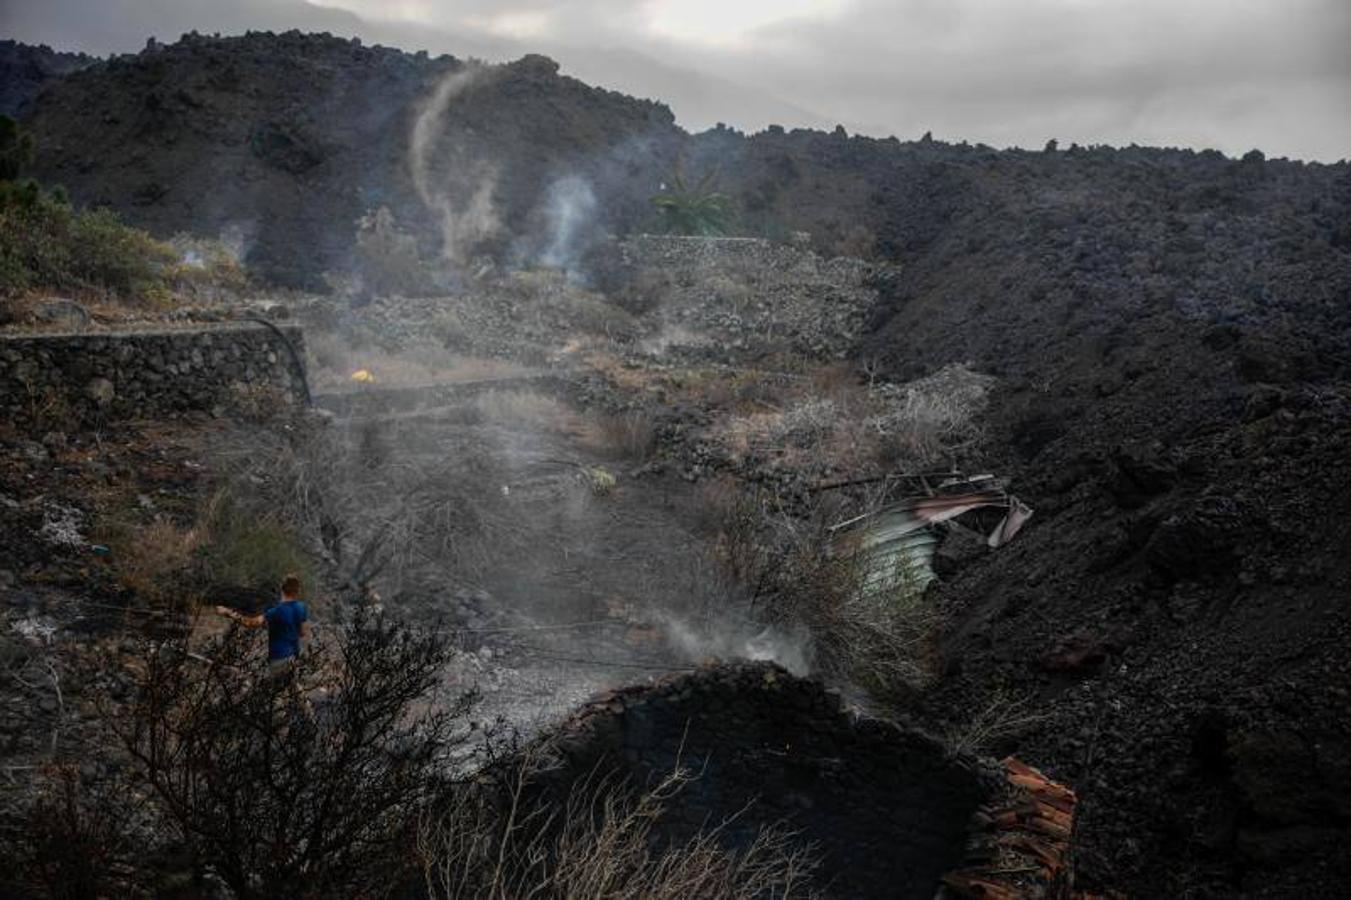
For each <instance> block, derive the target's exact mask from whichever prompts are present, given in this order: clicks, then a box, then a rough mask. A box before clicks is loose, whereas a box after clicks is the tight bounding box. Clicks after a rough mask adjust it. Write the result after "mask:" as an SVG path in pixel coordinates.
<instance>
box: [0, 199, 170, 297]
mask: <svg viewBox="0 0 1351 900" xmlns="http://www.w3.org/2000/svg"><path fill="white" fill-rule="evenodd" d="M175 262H177V254H175V253H174V251H173V249H172V248H171V247H169V245H167V244H165V243H162V242H161V241H157V240H155V239H154V238H152V237H151V236H150V235H149V234H147V233H146V232H144V231H141V230H140V229H137V228H130V227H128V226H126V225H124V224H122V222H121V220H120V219H118V217H117V215H116V214H115V213H113V212H111V211H109V210H92V211H83V210H76V209H75V208H74V207H72V206H71V205H70V203H69V202H68V201H67V200H66V199H65V196H64V194H63V192H60V191H43V190H42V189H41V188H40V187H39V186H38V185H37V184H36V183H35V182H32V181H18V182H14V181H10V182H3V183H0V292H3V293H6V294H17V293H21V292H23V291H27V290H33V289H39V288H46V289H52V290H81V289H83V290H101V291H105V292H108V293H112V294H116V295H118V296H119V297H122V298H128V299H130V298H142V299H144V298H150V299H157V298H158V297H159V296H162V295H163V294H165V293H166V292H167V285H166V282H165V272H166V269H167V268H168V267H169V266H170V265H172V264H174V263H175Z"/></svg>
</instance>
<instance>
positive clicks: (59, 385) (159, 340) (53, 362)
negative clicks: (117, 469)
mask: <svg viewBox="0 0 1351 900" xmlns="http://www.w3.org/2000/svg"><path fill="white" fill-rule="evenodd" d="M288 342H289V344H290V345H291V347H290V348H288V347H287V343H288ZM292 349H293V350H294V356H293V355H292ZM304 358H305V357H304V339H303V335H302V333H301V330H300V329H299V328H298V327H296V326H293V325H291V326H281V327H280V328H279V329H278V330H277V331H273V330H272V329H271V328H268V327H267V326H265V325H262V324H254V323H248V324H245V323H240V324H231V325H222V326H213V327H210V328H194V329H164V330H156V331H137V332H116V333H83V334H13V335H6V336H3V337H0V413H3V415H4V416H5V417H6V418H8V419H10V420H11V421H13V422H15V423H17V424H19V425H20V426H30V427H31V426H39V427H41V426H43V425H44V424H46V425H52V426H59V425H62V424H69V425H90V424H96V423H98V422H106V421H116V420H123V419H145V418H156V417H161V416H166V415H173V414H177V413H182V412H188V411H194V410H196V411H202V412H209V413H214V414H217V415H224V414H229V413H236V412H242V413H255V414H265V413H267V412H269V411H270V410H273V409H274V408H276V407H278V406H284V405H290V404H294V403H298V402H302V401H303V400H304V398H305V397H306V389H305V372H304Z"/></svg>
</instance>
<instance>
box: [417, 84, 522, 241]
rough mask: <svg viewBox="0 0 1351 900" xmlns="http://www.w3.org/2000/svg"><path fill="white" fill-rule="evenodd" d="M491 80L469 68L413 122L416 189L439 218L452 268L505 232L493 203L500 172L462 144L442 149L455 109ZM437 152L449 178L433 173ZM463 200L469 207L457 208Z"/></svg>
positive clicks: (445, 86)
mask: <svg viewBox="0 0 1351 900" xmlns="http://www.w3.org/2000/svg"><path fill="white" fill-rule="evenodd" d="M490 75H491V70H490V69H488V68H487V67H485V66H481V65H469V66H466V67H465V68H463V69H460V70H459V71H457V72H452V73H450V74H449V75H447V76H446V77H445V78H443V79H441V82H440V83H439V84H437V86H436V90H434V91H433V92H432V95H431V96H430V97H429V98H427V102H426V103H425V104H424V105H423V107H422V110H421V111H420V112H419V113H418V117H417V119H416V120H415V121H414V122H413V133H412V135H411V136H410V139H409V147H408V165H409V169H410V170H411V172H412V176H413V187H414V189H416V190H417V193H418V197H419V198H421V200H422V202H423V204H424V205H425V206H426V207H427V209H429V210H431V211H432V212H434V213H436V214H437V215H438V216H439V217H440V219H441V255H442V256H443V257H444V258H445V259H447V260H449V261H451V262H454V263H464V262H465V261H466V260H467V258H468V256H469V253H470V251H472V250H473V248H474V246H475V245H477V244H478V243H479V242H480V241H482V240H483V239H485V238H487V237H490V236H491V235H493V234H495V233H496V232H497V230H498V229H499V228H500V227H501V222H500V221H499V219H498V216H497V208H496V205H495V204H494V202H493V193H494V191H495V190H496V188H497V177H498V173H497V170H496V168H495V167H493V166H492V165H490V164H488V163H486V162H484V161H482V160H474V159H470V158H469V154H468V152H467V148H466V147H465V146H464V144H463V143H462V139H461V140H457V141H456V142H455V143H452V144H450V145H449V146H448V147H447V146H443V144H444V141H445V137H446V125H447V114H448V113H449V112H450V110H451V107H452V106H453V105H454V103H455V101H456V100H457V99H458V98H459V97H461V96H462V95H463V94H464V93H465V92H466V91H468V90H470V89H471V88H473V87H475V86H477V85H478V84H480V83H481V82H482V81H483V80H484V79H486V78H488V77H490ZM437 151H440V155H441V156H442V157H443V158H445V157H449V158H450V159H451V160H452V168H453V174H452V175H451V177H448V178H447V177H444V175H443V174H442V173H440V172H437V171H435V170H434V169H433V165H432V157H433V154H434V153H435V152H437ZM457 188H458V189H459V190H457ZM465 194H468V195H469V199H468V201H467V202H464V203H463V205H460V204H457V202H456V200H455V196H456V195H459V196H463V195H465Z"/></svg>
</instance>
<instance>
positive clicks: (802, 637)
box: [658, 612, 815, 677]
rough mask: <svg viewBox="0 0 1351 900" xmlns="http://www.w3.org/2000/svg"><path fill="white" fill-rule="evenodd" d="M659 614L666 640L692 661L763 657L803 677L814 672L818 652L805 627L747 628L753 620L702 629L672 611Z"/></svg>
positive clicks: (725, 623)
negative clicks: (814, 650)
mask: <svg viewBox="0 0 1351 900" xmlns="http://www.w3.org/2000/svg"><path fill="white" fill-rule="evenodd" d="M658 618H659V619H660V621H661V623H662V626H663V629H662V630H663V633H664V634H665V636H666V640H667V642H668V643H669V644H670V645H671V647H673V648H674V649H676V650H677V651H679V652H680V653H681V654H682V655H684V656H685V657H686V658H687V659H690V660H692V661H703V660H707V659H749V660H756V661H761V660H763V661H768V662H774V663H778V664H779V665H781V666H783V667H784V668H785V669H787V670H788V671H789V672H792V673H793V674H794V675H798V676H800V677H806V676H808V675H810V674H811V673H812V662H813V660H814V657H815V654H814V652H813V645H812V638H811V634H810V633H809V632H808V631H807V630H806V629H805V628H793V629H784V628H780V627H778V626H774V625H769V626H766V627H753V628H749V629H748V626H749V624H750V623H744V624H743V623H736V622H732V621H722V622H718V623H710V627H709V629H708V630H702V629H699V628H696V627H694V626H692V625H690V624H689V623H688V622H687V621H685V620H684V619H682V618H680V617H679V616H677V615H674V614H672V613H670V612H661V613H659V614H658Z"/></svg>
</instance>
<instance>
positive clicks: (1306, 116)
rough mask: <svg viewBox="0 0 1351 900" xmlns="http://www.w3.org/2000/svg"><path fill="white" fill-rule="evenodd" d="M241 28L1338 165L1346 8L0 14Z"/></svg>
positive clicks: (890, 116)
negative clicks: (536, 60)
mask: <svg viewBox="0 0 1351 900" xmlns="http://www.w3.org/2000/svg"><path fill="white" fill-rule="evenodd" d="M321 3H322V5H321ZM250 27H252V28H259V29H262V28H270V29H278V28H289V27H300V28H306V29H312V30H326V31H331V32H334V33H337V34H344V35H358V36H361V37H362V38H364V39H366V40H369V41H375V42H380V43H386V44H394V45H397V46H400V47H404V48H405V49H409V50H418V49H426V50H430V51H433V52H448V53H454V54H456V55H473V56H479V57H483V58H488V59H493V60H497V59H510V58H515V57H517V56H520V55H521V54H523V53H526V52H542V53H547V54H549V55H550V56H553V57H554V58H555V59H557V60H558V61H559V62H560V63H561V64H562V66H563V69H564V71H565V72H567V73H569V74H573V75H576V76H577V77H579V78H581V79H583V80H585V81H588V82H590V83H593V84H599V85H603V86H605V87H609V88H614V89H618V90H622V91H625V92H626V93H631V94H636V95H639V96H645V97H651V98H654V99H658V100H662V101H664V102H666V103H668V104H669V105H670V106H671V108H672V109H673V110H674V111H675V114H676V117H677V119H678V120H679V121H680V123H681V124H682V125H684V126H685V127H687V128H690V129H696V130H697V129H702V128H706V127H708V126H710V125H712V124H713V123H715V122H718V121H723V122H726V123H728V124H730V125H733V126H735V127H738V128H741V129H743V130H747V131H755V130H759V129H761V128H763V127H764V126H765V125H767V124H770V123H778V124H782V125H785V126H790V127H791V126H793V125H807V126H812V127H833V126H834V125H835V124H836V123H841V124H843V125H845V126H846V127H847V128H849V129H850V130H851V131H857V132H864V133H868V134H873V135H877V136H886V135H892V134H894V135H896V136H897V137H900V138H902V139H908V138H914V137H918V136H919V135H921V134H923V133H924V132H925V131H932V132H933V133H934V135H935V136H936V137H939V138H943V139H945V140H952V141H960V140H968V141H972V142H977V141H979V142H984V143H988V144H993V145H995V146H1000V147H1002V146H1009V145H1018V146H1024V147H1040V146H1041V145H1042V144H1044V143H1045V142H1046V140H1047V139H1048V138H1052V137H1055V138H1058V139H1059V140H1060V142H1061V144H1062V145H1068V144H1069V142H1071V141H1078V142H1079V143H1109V144H1116V145H1121V144H1129V143H1132V142H1134V143H1139V144H1153V145H1176V146H1189V147H1196V148H1204V147H1214V148H1217V149H1219V150H1223V151H1224V152H1226V153H1229V154H1231V155H1236V154H1241V153H1243V152H1245V151H1247V150H1249V149H1251V148H1253V147H1257V148H1260V149H1262V150H1264V151H1265V152H1266V153H1267V154H1268V155H1269V156H1290V157H1294V158H1302V159H1318V160H1325V161H1335V160H1338V159H1343V158H1351V0H553V2H543V0H313V2H311V0H0V35H3V36H6V37H14V38H17V39H19V40H24V41H30V42H42V43H47V44H50V45H52V46H54V47H58V48H62V49H79V50H84V51H86V52H90V53H98V54H106V53H110V52H127V51H132V50H137V49H140V47H141V46H143V45H144V43H145V38H146V37H147V36H149V35H152V34H153V35H155V36H156V37H158V38H160V39H162V40H173V39H175V38H177V36H178V35H179V34H181V33H182V32H184V31H187V30H190V29H194V28H195V29H197V30H199V31H202V32H204V33H210V32H216V31H219V32H221V33H237V32H240V31H243V30H245V29H247V28H250Z"/></svg>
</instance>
